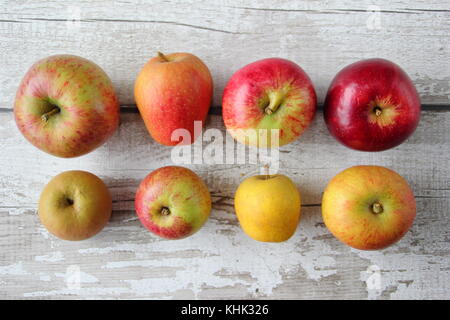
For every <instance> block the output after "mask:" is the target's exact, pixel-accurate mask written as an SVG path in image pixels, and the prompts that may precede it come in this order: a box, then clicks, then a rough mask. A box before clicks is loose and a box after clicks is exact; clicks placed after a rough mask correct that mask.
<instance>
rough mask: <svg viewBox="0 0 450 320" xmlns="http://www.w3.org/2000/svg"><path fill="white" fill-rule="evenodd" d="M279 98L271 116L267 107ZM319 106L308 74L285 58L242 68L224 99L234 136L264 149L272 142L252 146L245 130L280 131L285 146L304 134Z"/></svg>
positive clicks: (224, 115) (228, 122)
mask: <svg viewBox="0 0 450 320" xmlns="http://www.w3.org/2000/svg"><path fill="white" fill-rule="evenodd" d="M277 97H278V98H279V103H276V104H277V106H278V108H277V109H276V110H275V111H274V112H273V113H272V114H267V113H266V112H265V110H266V107H267V106H268V105H270V103H271V102H274V103H275V101H276V99H277ZM316 107H317V98H316V93H315V90H314V86H313V84H312V82H311V80H310V79H309V77H308V75H307V74H306V73H305V72H304V71H303V69H302V68H300V67H299V66H298V65H297V64H295V63H294V62H292V61H289V60H285V59H281V58H268V59H263V60H259V61H256V62H253V63H250V64H248V65H246V66H245V67H243V68H241V69H239V70H238V71H237V72H236V73H234V74H233V76H232V77H231V78H230V80H229V81H228V83H227V85H226V87H225V90H224V93H223V98H222V110H223V111H222V113H223V120H224V122H225V126H226V128H227V129H228V131H229V132H230V134H231V135H232V136H233V137H234V138H235V139H236V140H237V141H239V142H241V143H244V144H250V145H258V146H260V147H261V146H262V147H265V146H270V144H271V141H270V139H269V138H268V139H267V143H264V141H256V143H252V141H249V140H248V139H246V137H245V135H244V134H243V132H242V130H247V129H256V130H257V131H258V135H259V130H260V129H263V130H264V129H279V130H280V131H279V136H280V138H279V145H280V146H282V145H285V144H288V143H290V142H292V141H294V140H296V139H297V138H298V137H299V136H300V135H301V134H302V133H303V131H304V130H305V129H306V128H307V127H308V126H309V124H310V123H311V121H312V120H313V118H314V115H315V112H316ZM241 129H242V130H241ZM268 137H270V133H268ZM261 142H263V143H261Z"/></svg>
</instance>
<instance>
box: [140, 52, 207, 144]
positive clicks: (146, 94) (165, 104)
mask: <svg viewBox="0 0 450 320" xmlns="http://www.w3.org/2000/svg"><path fill="white" fill-rule="evenodd" d="M212 93H213V82H212V77H211V73H210V72H209V69H208V67H207V66H206V64H204V63H203V61H202V60H200V59H199V58H198V57H196V56H195V55H193V54H190V53H172V54H167V55H164V54H162V53H158V55H157V56H156V57H154V58H152V59H150V60H149V61H148V62H147V63H146V64H145V66H144V67H143V68H142V70H141V72H140V73H139V75H138V77H137V79H136V83H135V86H134V96H135V100H136V104H137V107H138V109H139V112H140V114H141V116H142V119H143V120H144V123H145V126H146V127H147V130H148V132H149V133H150V135H151V136H152V137H153V139H155V140H156V141H157V142H158V143H160V144H163V145H166V146H174V145H177V144H183V145H186V144H191V143H193V142H194V141H195V140H196V139H197V136H198V135H199V134H200V133H201V130H194V128H195V127H194V125H195V122H196V121H199V122H201V125H202V126H203V125H204V123H205V119H206V116H207V114H208V111H209V108H210V105H211V99H212ZM177 130H178V131H177ZM198 131H200V132H198ZM185 134H186V135H185ZM180 136H182V138H180Z"/></svg>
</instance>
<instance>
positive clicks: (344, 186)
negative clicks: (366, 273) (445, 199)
mask: <svg viewBox="0 0 450 320" xmlns="http://www.w3.org/2000/svg"><path fill="white" fill-rule="evenodd" d="M375 203H378V204H380V205H381V208H382V210H381V211H380V212H375V211H374V209H373V206H374V204H375ZM322 217H323V221H324V223H325V225H326V226H327V228H328V229H329V230H330V232H331V233H332V234H333V235H334V236H335V237H336V238H338V239H339V240H340V241H342V242H344V243H346V244H347V245H349V246H351V247H353V248H356V249H360V250H378V249H383V248H386V247H388V246H390V245H392V244H393V243H395V242H397V241H398V240H400V239H401V238H402V237H403V236H404V235H405V233H406V232H407V231H408V230H409V229H410V227H411V226H412V224H413V221H414V219H415V217H416V201H415V198H414V194H413V191H412V190H411V188H410V187H409V185H408V183H407V182H406V180H405V179H403V177H401V176H400V175H399V174H398V173H396V172H395V171H393V170H390V169H388V168H384V167H380V166H355V167H351V168H348V169H346V170H344V171H342V172H340V173H339V174H337V175H336V176H335V177H334V178H333V179H332V180H331V181H330V182H329V184H328V185H327V187H326V189H325V191H324V194H323V198H322Z"/></svg>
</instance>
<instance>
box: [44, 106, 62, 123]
mask: <svg viewBox="0 0 450 320" xmlns="http://www.w3.org/2000/svg"><path fill="white" fill-rule="evenodd" d="M60 111H61V110H60V109H59V108H58V107H56V106H55V107H54V108H53V109H52V110H50V111H49V112H46V113H44V114H43V115H42V116H41V119H42V121H44V122H47V121H48V120H49V119H50V117H51V116H52V115H54V114H57V113H59V112H60Z"/></svg>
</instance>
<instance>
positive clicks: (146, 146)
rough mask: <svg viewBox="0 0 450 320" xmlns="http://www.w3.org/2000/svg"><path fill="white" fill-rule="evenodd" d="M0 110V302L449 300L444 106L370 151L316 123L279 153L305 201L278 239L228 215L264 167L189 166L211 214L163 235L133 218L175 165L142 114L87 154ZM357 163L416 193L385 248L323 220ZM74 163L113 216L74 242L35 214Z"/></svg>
mask: <svg viewBox="0 0 450 320" xmlns="http://www.w3.org/2000/svg"><path fill="white" fill-rule="evenodd" d="M0 118H1V121H0V123H1V126H0V134H1V136H2V140H1V150H2V154H1V156H0V166H1V168H2V171H1V176H0V185H1V190H0V197H1V199H2V204H1V207H0V234H1V237H0V257H1V258H0V275H1V280H0V281H1V289H0V294H1V296H3V297H6V298H11V297H25V298H31V297H34V298H39V297H46V298H58V297H69V298H72V297H73V298H116V297H121V298H366V297H369V298H416V299H423V298H450V292H449V290H448V285H449V283H450V269H449V267H448V266H449V264H450V248H449V244H448V240H449V237H450V233H449V230H450V228H449V227H450V218H449V208H450V206H449V200H448V199H449V190H450V182H449V176H450V172H449V166H448V160H449V156H448V155H449V154H450V147H449V144H448V135H449V133H450V132H449V131H448V128H449V127H450V112H448V111H446V112H442V111H441V112H432V111H428V112H424V114H423V119H422V121H421V124H420V126H419V128H418V129H417V131H416V133H415V134H414V135H413V136H412V137H411V138H410V139H409V140H408V141H407V142H406V143H404V144H402V145H401V146H399V147H398V148H396V149H394V150H389V151H385V152H382V153H375V154H374V153H363V152H355V151H352V150H349V149H347V148H345V147H343V146H341V145H339V144H337V143H336V142H335V141H334V140H333V138H331V137H330V136H329V134H327V132H326V128H325V126H324V124H323V121H322V119H321V118H320V117H317V118H316V119H315V122H314V124H313V126H312V128H310V129H309V130H308V131H307V132H306V133H305V135H304V136H303V137H302V138H301V140H299V141H298V142H295V143H293V144H292V145H288V146H286V147H283V148H281V150H280V151H281V153H280V162H281V163H280V172H282V173H284V174H287V175H289V176H290V177H292V178H293V180H294V181H295V182H296V183H297V185H298V187H299V189H300V190H301V193H302V196H303V204H304V205H303V218H302V221H301V223H300V226H299V228H298V230H297V232H296V234H295V235H294V236H293V238H291V239H290V240H289V241H287V242H286V243H282V244H264V243H258V242H256V241H253V240H251V239H249V238H248V237H247V236H246V235H245V234H244V233H243V232H242V231H241V229H240V228H239V226H238V223H237V220H236V218H235V215H234V212H233V200H232V198H233V194H234V190H235V188H236V187H237V185H238V184H239V182H240V181H241V179H243V178H244V177H247V176H250V175H253V174H255V173H257V172H258V170H259V166H258V165H207V164H202V165H191V166H189V167H190V168H192V169H193V170H195V171H196V172H198V173H199V174H200V175H201V176H202V177H203V178H204V179H205V181H206V182H207V184H208V187H209V188H210V190H211V193H212V195H213V201H214V210H213V212H212V215H211V218H210V220H209V221H208V222H207V224H206V225H205V227H204V228H203V229H202V230H201V231H200V232H198V233H197V234H196V235H194V236H193V237H191V238H187V239H185V240H180V241H167V240H161V239H157V238H156V237H155V236H152V235H151V234H150V233H149V232H147V231H146V230H145V229H144V228H143V227H142V226H141V225H140V223H139V221H138V220H136V216H135V213H134V212H133V199H134V193H135V190H136V187H137V185H138V184H139V181H140V180H141V179H142V178H143V177H144V176H145V175H146V174H147V173H148V172H150V171H151V170H153V169H156V168H158V167H160V166H162V165H167V164H171V163H172V162H171V158H170V154H171V149H170V148H166V147H162V146H159V145H157V144H156V143H155V142H153V141H152V140H151V139H150V138H149V137H148V135H147V133H146V131H145V128H144V126H143V123H142V121H141V119H140V117H139V115H138V114H135V113H131V114H130V113H128V114H122V124H121V126H120V129H119V131H118V132H117V134H116V135H115V136H114V137H113V138H112V139H111V140H110V141H109V142H107V143H106V145H104V146H103V147H101V148H99V149H98V150H96V151H94V152H92V153H91V154H89V155H86V156H83V157H81V158H79V159H59V158H55V157H52V156H49V155H47V154H44V153H43V152H41V151H39V150H37V149H36V148H34V147H32V146H31V145H30V144H28V143H25V141H24V139H23V138H22V137H21V136H20V134H19V133H18V131H17V129H16V128H15V124H14V121H13V119H12V116H11V113H0ZM208 128H220V129H221V130H222V132H223V126H222V124H221V117H220V116H211V119H210V123H209V125H208ZM205 145H206V143H205ZM124 150H126V152H123V151H124ZM355 164H377V165H384V166H388V167H390V168H392V169H394V170H396V171H397V172H399V173H400V174H402V175H403V176H404V177H405V178H406V179H407V180H408V181H409V182H410V184H411V186H412V187H413V189H414V192H415V195H416V197H417V202H418V216H417V220H416V222H415V224H414V226H413V228H412V230H411V231H410V232H409V233H408V234H407V235H406V236H405V238H404V239H403V240H401V241H400V242H399V243H398V244H396V245H394V246H392V247H391V248H388V249H386V250H383V251H380V252H362V251H358V250H352V249H349V248H348V247H347V246H345V245H343V244H341V243H339V242H338V241H337V240H336V239H334V238H333V236H332V235H331V234H330V233H329V232H328V231H327V229H326V228H325V227H324V225H323V223H322V219H321V214H320V201H321V192H322V190H323V188H324V187H325V185H326V183H327V181H328V180H329V179H331V178H332V177H333V176H334V175H335V174H336V173H338V172H339V171H341V170H343V169H344V168H346V167H349V166H352V165H355ZM69 169H82V170H88V171H90V172H93V173H95V174H97V175H99V176H100V177H101V178H103V179H104V180H105V182H106V183H107V184H108V186H109V188H110V190H111V191H112V193H113V197H114V209H115V211H114V214H113V218H112V221H111V222H110V223H109V224H108V226H107V227H106V228H105V229H104V231H103V232H101V233H100V234H99V235H98V236H96V237H94V238H92V239H90V240H86V241H83V242H77V243H72V242H66V241H61V240H58V239H56V238H54V237H53V236H51V235H49V234H48V233H47V232H46V230H45V229H44V228H43V227H42V226H41V225H40V223H39V219H38V217H37V215H36V204H37V201H38V199H39V193H40V190H41V189H42V187H43V186H44V185H45V183H46V182H47V181H48V180H49V179H50V178H51V177H52V176H54V175H55V174H57V173H59V172H61V171H64V170H69ZM69 266H78V267H79V268H80V271H81V272H82V278H81V280H82V283H81V288H80V289H79V290H78V289H70V288H68V287H67V283H66V280H67V279H66V271H67V268H68V267H69ZM377 270H378V272H379V277H380V281H381V282H380V287H379V290H368V289H367V285H366V282H365V280H366V279H367V278H368V277H369V276H373V274H376V272H377ZM372 271H375V273H373V272H372ZM375 276H378V274H376V275H375Z"/></svg>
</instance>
